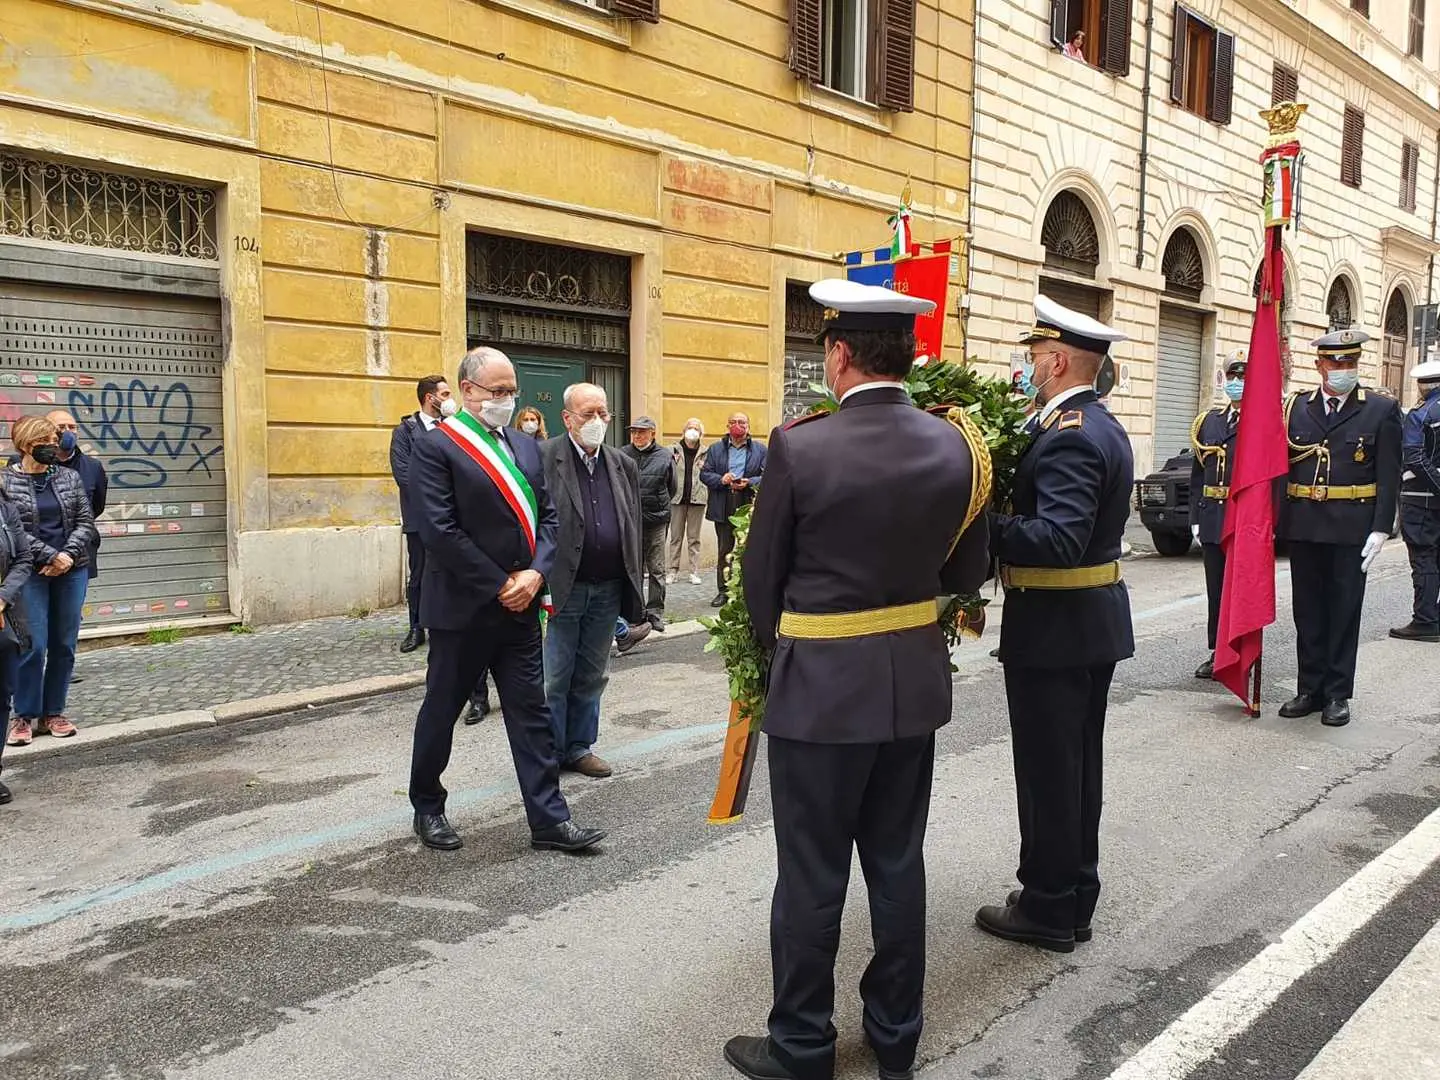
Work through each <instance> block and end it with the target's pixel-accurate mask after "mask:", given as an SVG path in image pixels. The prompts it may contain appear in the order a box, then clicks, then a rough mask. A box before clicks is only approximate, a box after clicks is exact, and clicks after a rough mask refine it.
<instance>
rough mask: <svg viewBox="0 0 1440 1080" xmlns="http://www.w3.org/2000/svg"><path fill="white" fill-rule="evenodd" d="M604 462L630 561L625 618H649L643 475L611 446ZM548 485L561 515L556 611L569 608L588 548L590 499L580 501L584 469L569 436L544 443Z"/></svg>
mask: <svg viewBox="0 0 1440 1080" xmlns="http://www.w3.org/2000/svg"><path fill="white" fill-rule="evenodd" d="M599 453H600V464H601V465H602V466H603V467H604V468H605V470H606V474H607V475H608V476H609V478H610V493H611V494H612V495H613V496H614V498H615V513H616V516H617V517H618V518H619V519H620V546H621V551H622V553H623V554H624V557H625V583H624V588H623V589H622V590H621V593H620V616H621V618H623V619H625V620H626V621H628V622H640V621H642V620H643V619H644V618H645V599H644V596H645V594H644V593H643V592H642V591H641V581H642V577H643V574H644V557H643V554H642V552H641V544H640V532H641V526H640V474H639V472H637V471H636V469H635V462H633V461H631V460H630V459H629V458H628V457H626V456H625V455H624V454H622V453H620V451H618V450H616V449H614V448H613V447H610V446H602V447H601V448H600V451H599ZM540 457H541V459H542V460H543V462H544V467H545V482H546V484H548V485H549V487H550V490H551V491H552V492H553V493H554V498H555V506H556V510H557V512H558V514H559V526H560V532H559V541H558V551H557V554H556V558H555V568H554V572H553V573H552V574H551V575H550V595H551V597H552V598H553V599H554V601H555V607H556V609H557V610H558V609H560V608H562V607H564V606H565V601H566V600H568V599H569V597H570V592H571V590H572V589H574V587H575V574H576V572H577V571H578V570H579V569H580V553H581V551H582V550H583V549H584V547H585V500H584V499H582V498H581V497H580V474H579V472H577V471H576V470H578V469H579V468H580V467H581V465H580V462H579V460H578V454H577V453H576V450H575V446H574V444H573V443H571V441H570V436H569V434H568V433H567V434H564V435H557V436H556V437H555V438H553V439H546V440H545V441H544V442H543V443H541V444H540Z"/></svg>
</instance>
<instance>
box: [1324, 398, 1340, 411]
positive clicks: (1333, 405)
mask: <svg viewBox="0 0 1440 1080" xmlns="http://www.w3.org/2000/svg"><path fill="white" fill-rule="evenodd" d="M1326 401H1328V402H1329V403H1330V415H1331V416H1334V415H1335V414H1336V413H1338V412H1339V411H1340V399H1339V398H1338V397H1332V398H1326Z"/></svg>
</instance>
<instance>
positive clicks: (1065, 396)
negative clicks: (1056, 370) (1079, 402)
mask: <svg viewBox="0 0 1440 1080" xmlns="http://www.w3.org/2000/svg"><path fill="white" fill-rule="evenodd" d="M1094 390H1095V387H1093V386H1091V385H1089V384H1088V383H1087V384H1086V385H1085V386H1072V387H1071V388H1070V389H1069V390H1061V391H1060V393H1058V394H1056V395H1055V396H1054V397H1053V398H1051V399H1050V400H1049V401H1047V402H1046V403H1045V407H1044V408H1043V409H1041V410H1040V421H1039V423H1040V425H1041V426H1042V427H1043V426H1044V424H1045V421H1046V420H1049V419H1050V417H1051V416H1053V415H1054V414H1055V410H1056V409H1058V408H1060V406H1061V405H1063V404H1065V402H1067V401H1069V400H1070V399H1071V398H1073V397H1076V396H1078V395H1080V394H1083V393H1086V392H1087V391H1089V392H1091V393H1093V392H1094Z"/></svg>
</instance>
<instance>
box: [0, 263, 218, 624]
mask: <svg viewBox="0 0 1440 1080" xmlns="http://www.w3.org/2000/svg"><path fill="white" fill-rule="evenodd" d="M220 374H221V332H220V308H219V305H218V303H216V302H215V301H213V300H192V299H188V298H184V297H176V296H165V295H152V294H142V293H123V292H111V291H108V290H80V289H65V288H52V287H48V286H33V285H12V284H10V283H6V284H5V285H4V287H3V289H0V419H3V420H4V421H6V426H5V430H6V433H7V434H8V426H9V421H12V420H14V419H15V418H17V417H19V416H23V415H28V414H32V413H43V412H47V411H49V410H51V409H56V408H63V409H66V410H67V411H69V412H71V413H73V414H74V416H75V420H76V422H77V423H78V424H79V427H80V445H81V447H82V448H83V449H84V450H85V452H86V453H88V454H90V455H91V456H93V457H95V458H98V459H99V460H100V461H101V462H102V463H103V464H104V466H105V469H106V471H107V472H108V473H109V477H110V493H109V498H108V500H107V503H108V505H107V507H106V511H105V513H104V515H103V516H102V517H101V519H100V521H99V529H100V538H101V539H100V545H101V546H100V558H99V566H100V576H99V577H98V578H96V579H95V580H94V581H93V582H92V583H91V586H90V593H89V596H88V597H87V600H86V608H85V622H86V625H91V626H99V625H103V624H106V623H111V624H118V623H129V622H137V621H159V620H164V619H175V618H179V617H184V616H187V615H204V614H210V615H214V614H220V613H224V612H226V611H228V609H229V592H228V588H227V582H226V574H225V570H226V558H225V552H226V535H227V534H226V518H225V509H226V503H225V463H224V454H223V450H222V447H223V442H222V423H223V420H222V412H221V381H220ZM7 449H9V447H8V446H7Z"/></svg>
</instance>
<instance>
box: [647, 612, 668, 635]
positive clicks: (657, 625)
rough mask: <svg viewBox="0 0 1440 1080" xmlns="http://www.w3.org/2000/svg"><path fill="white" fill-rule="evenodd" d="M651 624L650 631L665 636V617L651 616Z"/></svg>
mask: <svg viewBox="0 0 1440 1080" xmlns="http://www.w3.org/2000/svg"><path fill="white" fill-rule="evenodd" d="M649 623H650V629H652V630H654V631H655V633H657V634H663V633H664V632H665V616H663V615H651V616H650V618H649Z"/></svg>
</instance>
